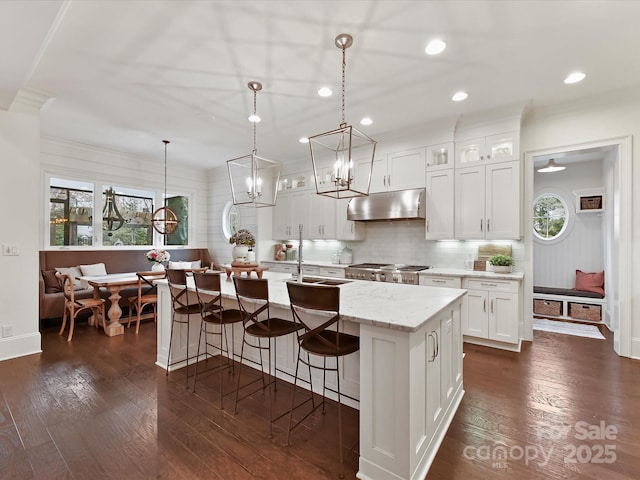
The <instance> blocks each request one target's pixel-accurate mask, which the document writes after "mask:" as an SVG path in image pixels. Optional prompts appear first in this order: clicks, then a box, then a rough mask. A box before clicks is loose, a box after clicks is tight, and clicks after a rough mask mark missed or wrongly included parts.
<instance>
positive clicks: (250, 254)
mask: <svg viewBox="0 0 640 480" xmlns="http://www.w3.org/2000/svg"><path fill="white" fill-rule="evenodd" d="M255 261H256V252H254V251H253V250H249V251H248V252H247V262H249V263H253V262H255Z"/></svg>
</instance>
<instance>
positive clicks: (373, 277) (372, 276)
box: [369, 272, 376, 282]
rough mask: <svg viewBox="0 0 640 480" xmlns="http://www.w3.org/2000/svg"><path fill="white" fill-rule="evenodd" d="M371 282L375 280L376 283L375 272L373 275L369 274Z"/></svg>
mask: <svg viewBox="0 0 640 480" xmlns="http://www.w3.org/2000/svg"><path fill="white" fill-rule="evenodd" d="M369 280H373V281H374V282H375V281H376V274H375V273H373V272H371V273H370V274H369Z"/></svg>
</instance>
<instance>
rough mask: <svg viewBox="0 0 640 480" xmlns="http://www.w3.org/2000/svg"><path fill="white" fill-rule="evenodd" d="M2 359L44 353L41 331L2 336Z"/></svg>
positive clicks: (0, 346)
mask: <svg viewBox="0 0 640 480" xmlns="http://www.w3.org/2000/svg"><path fill="white" fill-rule="evenodd" d="M0 352H2V354H0V361H3V360H10V359H12V358H18V357H24V356H25V355H33V354H34V353H42V343H41V339H40V332H35V333H30V334H28V335H16V336H15V337H8V338H0Z"/></svg>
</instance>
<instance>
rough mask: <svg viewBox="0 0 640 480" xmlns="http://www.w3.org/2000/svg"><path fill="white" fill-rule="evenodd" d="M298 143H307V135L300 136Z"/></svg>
mask: <svg viewBox="0 0 640 480" xmlns="http://www.w3.org/2000/svg"><path fill="white" fill-rule="evenodd" d="M298 141H299V142H300V143H309V139H308V138H307V137H302V138H300V140H298Z"/></svg>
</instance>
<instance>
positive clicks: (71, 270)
mask: <svg viewBox="0 0 640 480" xmlns="http://www.w3.org/2000/svg"><path fill="white" fill-rule="evenodd" d="M56 272H58V273H59V274H60V275H71V278H72V279H73V288H74V289H76V290H79V289H81V288H85V287H83V286H82V282H81V281H80V280H78V277H81V276H82V271H81V270H80V267H56Z"/></svg>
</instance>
